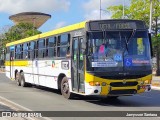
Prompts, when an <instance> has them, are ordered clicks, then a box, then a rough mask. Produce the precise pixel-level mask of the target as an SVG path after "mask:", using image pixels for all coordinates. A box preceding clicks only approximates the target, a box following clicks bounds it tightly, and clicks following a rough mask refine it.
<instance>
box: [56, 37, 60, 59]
mask: <svg viewBox="0 0 160 120" xmlns="http://www.w3.org/2000/svg"><path fill="white" fill-rule="evenodd" d="M60 38H61V36H58V37H57V57H60Z"/></svg>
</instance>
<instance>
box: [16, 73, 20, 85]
mask: <svg viewBox="0 0 160 120" xmlns="http://www.w3.org/2000/svg"><path fill="white" fill-rule="evenodd" d="M16 81H17V85H19V76H18V74H16Z"/></svg>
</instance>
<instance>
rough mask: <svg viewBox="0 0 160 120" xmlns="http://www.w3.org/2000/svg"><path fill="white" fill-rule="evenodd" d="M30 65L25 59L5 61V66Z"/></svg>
mask: <svg viewBox="0 0 160 120" xmlns="http://www.w3.org/2000/svg"><path fill="white" fill-rule="evenodd" d="M10 65H11V66H28V65H29V61H27V60H24V61H11V62H10V61H5V66H10Z"/></svg>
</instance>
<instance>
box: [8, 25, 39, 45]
mask: <svg viewBox="0 0 160 120" xmlns="http://www.w3.org/2000/svg"><path fill="white" fill-rule="evenodd" d="M40 33H41V32H40V31H38V30H37V29H34V27H33V25H32V24H29V23H19V24H18V25H15V26H12V27H11V28H10V29H9V31H8V32H6V33H5V42H6V43H8V42H13V41H15V40H20V39H23V38H26V37H30V36H33V35H36V34H40Z"/></svg>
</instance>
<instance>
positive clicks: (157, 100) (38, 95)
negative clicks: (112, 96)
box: [0, 73, 160, 120]
mask: <svg viewBox="0 0 160 120" xmlns="http://www.w3.org/2000/svg"><path fill="white" fill-rule="evenodd" d="M0 96H1V97H4V98H6V99H8V100H10V101H12V102H14V103H17V104H19V105H21V106H24V107H25V108H28V109H30V110H33V111H160V91H158V90H152V91H151V92H148V93H143V94H140V95H134V96H124V97H119V98H118V99H117V100H104V99H102V98H90V97H78V96H77V97H76V98H75V99H73V100H67V99H65V98H63V96H62V95H61V94H60V93H59V92H58V91H57V90H53V89H49V88H44V87H37V86H33V87H21V86H17V85H16V83H15V82H14V81H11V80H9V79H8V78H7V77H5V74H4V73H0ZM54 119H55V118H54ZM56 119H58V120H59V119H63V118H56ZM65 119H66V118H65ZM67 119H68V120H72V119H73V120H76V119H78V118H73V117H72V118H67ZM85 119H86V120H88V119H89V117H88V118H83V120H85ZM90 119H91V118H90ZM97 119H98V120H106V119H109V120H110V119H113V118H104V117H101V118H92V120H97ZM115 119H116V120H117V119H122V120H125V119H128V118H115ZM132 119H135V118H129V120H132ZM136 119H138V120H143V119H144V120H151V119H152V120H154V119H155V120H160V118H153V117H152V118H148V117H147V118H142V117H141V118H136Z"/></svg>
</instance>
